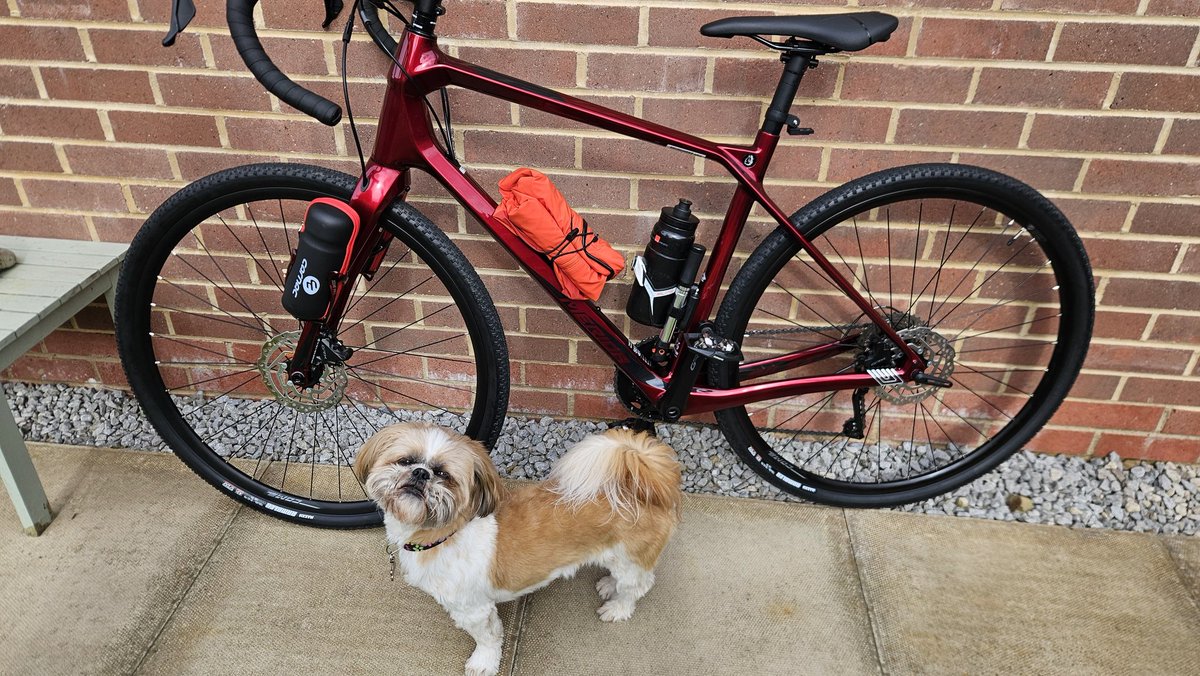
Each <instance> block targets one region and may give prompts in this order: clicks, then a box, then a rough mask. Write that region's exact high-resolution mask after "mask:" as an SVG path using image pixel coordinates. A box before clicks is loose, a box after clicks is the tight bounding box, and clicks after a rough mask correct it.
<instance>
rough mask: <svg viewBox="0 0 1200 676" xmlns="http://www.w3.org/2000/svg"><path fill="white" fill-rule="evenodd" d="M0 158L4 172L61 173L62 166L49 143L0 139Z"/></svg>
mask: <svg viewBox="0 0 1200 676" xmlns="http://www.w3.org/2000/svg"><path fill="white" fill-rule="evenodd" d="M0 157H3V158H4V165H3V166H4V169H5V170H6V171H48V172H55V173H57V172H61V171H62V164H60V163H59V161H58V155H56V154H55V152H54V146H52V145H50V144H49V143H22V142H19V141H5V140H4V139H3V138H2V137H0Z"/></svg>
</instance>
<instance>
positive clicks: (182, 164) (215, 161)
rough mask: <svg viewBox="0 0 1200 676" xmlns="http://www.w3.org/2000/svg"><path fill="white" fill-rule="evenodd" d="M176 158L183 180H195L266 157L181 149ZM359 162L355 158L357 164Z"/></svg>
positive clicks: (260, 160)
mask: <svg viewBox="0 0 1200 676" xmlns="http://www.w3.org/2000/svg"><path fill="white" fill-rule="evenodd" d="M175 160H176V162H177V163H178V164H179V173H180V174H181V175H182V176H183V180H185V181H194V180H196V179H198V178H200V177H201V176H207V175H209V174H211V173H213V172H215V171H220V170H221V169H228V168H229V167H232V166H236V165H239V164H253V163H255V162H262V161H263V160H264V158H263V157H262V156H259V155H247V154H243V153H236V152H230V151H213V150H208V151H204V150H197V151H190V150H180V151H177V152H176V153H175ZM357 163H358V162H357V160H355V164H357Z"/></svg>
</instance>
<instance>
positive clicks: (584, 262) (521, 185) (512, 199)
mask: <svg viewBox="0 0 1200 676" xmlns="http://www.w3.org/2000/svg"><path fill="white" fill-rule="evenodd" d="M500 196H501V200H500V205H499V206H497V207H496V212H495V213H494V214H493V216H495V217H496V220H498V221H500V222H501V223H503V224H504V225H505V226H506V227H507V228H508V229H509V230H512V231H513V232H514V233H515V234H516V235H517V236H518V237H520V238H521V239H522V240H524V241H525V243H526V244H528V245H529V246H531V247H533V248H534V249H537V250H538V251H541V252H542V253H544V254H546V255H547V256H549V258H550V262H551V263H553V264H554V274H555V276H556V277H558V282H559V284H561V285H562V287H563V292H564V293H566V295H567V297H568V298H574V299H576V300H582V299H584V298H588V299H591V300H598V299H599V298H600V292H601V291H602V290H604V283H605V282H607V281H608V280H610V279H612V278H613V277H616V276H617V275H618V274H620V272H621V270H623V269H624V268H625V258H624V257H623V256H622V255H621V254H619V253H617V252H616V251H614V250H613V248H612V247H611V246H609V244H608V242H605V241H604V240H603V239H600V236H599V235H597V234H596V233H594V232H592V231H591V230H590V229H589V227H588V224H587V221H585V220H583V217H582V216H580V215H579V214H577V213H575V210H574V209H572V208H571V207H570V205H568V204H567V200H565V199H563V196H562V193H560V192H559V191H558V188H555V187H554V184H553V183H551V182H550V179H549V178H546V176H545V174H542V173H541V172H539V171H536V170H533V169H528V168H521V169H517V170H516V171H514V172H512V173H511V174H509V175H508V176H505V177H504V178H503V179H501V180H500Z"/></svg>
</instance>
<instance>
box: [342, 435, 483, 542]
mask: <svg viewBox="0 0 1200 676" xmlns="http://www.w3.org/2000/svg"><path fill="white" fill-rule="evenodd" d="M354 469H355V473H356V474H357V475H358V477H359V479H360V480H362V481H363V483H364V485H365V487H366V489H367V494H368V495H369V496H371V499H372V500H374V501H375V502H377V503H378V504H379V506H380V507H382V508H383V510H384V511H385V512H387V513H388V514H390V515H392V517H394V518H395V519H397V520H398V521H400V522H401V523H406V524H409V525H412V526H415V527H418V528H422V529H430V528H440V527H444V526H448V525H450V524H453V523H455V522H460V521H461V522H465V521H469V520H470V519H472V518H474V517H476V516H486V515H488V514H491V513H492V512H493V511H494V510H495V508H496V501H497V500H498V499H499V493H500V486H501V484H500V477H499V475H498V474H497V472H496V468H495V467H494V466H493V465H492V461H491V458H489V457H488V454H487V450H486V449H484V448H483V446H481V445H480V444H479V443H478V442H476V441H474V440H472V439H470V438H467V437H465V436H463V435H461V434H458V433H457V432H454V431H452V430H448V429H445V428H442V427H436V426H434V425H429V424H424V423H404V424H400V425H392V426H390V427H385V428H383V429H382V430H380V431H378V432H376V433H375V434H374V435H373V436H372V437H371V438H370V439H368V440H367V443H366V444H364V445H363V447H362V450H361V451H359V453H358V457H357V458H356V459H355V461H354Z"/></svg>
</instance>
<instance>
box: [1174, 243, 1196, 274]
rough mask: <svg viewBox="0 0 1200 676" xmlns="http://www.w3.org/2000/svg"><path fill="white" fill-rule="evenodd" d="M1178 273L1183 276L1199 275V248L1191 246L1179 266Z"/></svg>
mask: <svg viewBox="0 0 1200 676" xmlns="http://www.w3.org/2000/svg"><path fill="white" fill-rule="evenodd" d="M1179 271H1180V272H1182V273H1183V274H1185V275H1196V274H1200V246H1197V245H1195V244H1192V245H1190V246H1189V247H1188V250H1187V253H1185V254H1184V255H1183V260H1182V261H1181V262H1180V264H1179Z"/></svg>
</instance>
